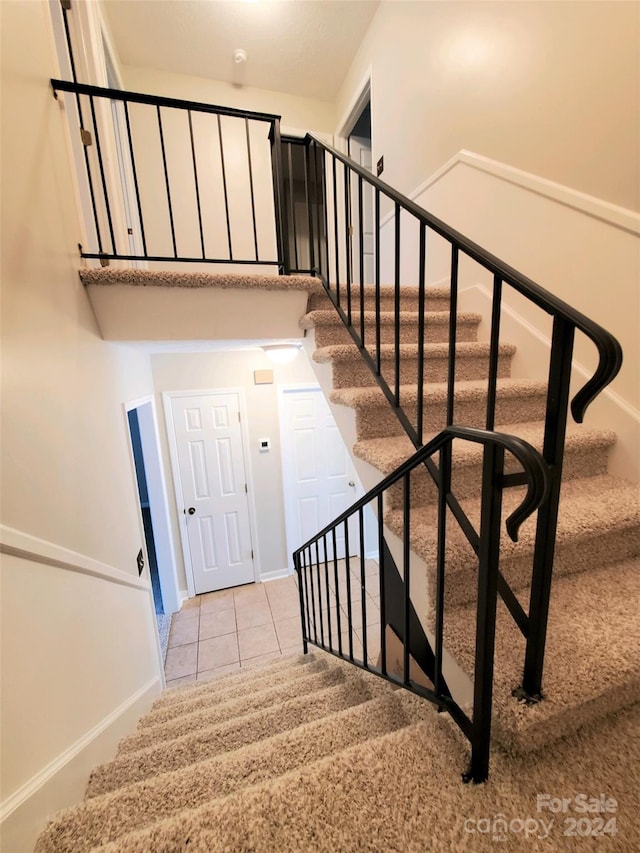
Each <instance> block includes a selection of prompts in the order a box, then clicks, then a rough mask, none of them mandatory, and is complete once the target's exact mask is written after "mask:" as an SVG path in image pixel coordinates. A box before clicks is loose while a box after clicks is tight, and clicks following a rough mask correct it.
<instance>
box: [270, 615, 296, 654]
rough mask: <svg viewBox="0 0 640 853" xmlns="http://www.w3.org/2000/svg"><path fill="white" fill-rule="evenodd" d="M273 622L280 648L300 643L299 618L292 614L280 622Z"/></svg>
mask: <svg viewBox="0 0 640 853" xmlns="http://www.w3.org/2000/svg"><path fill="white" fill-rule="evenodd" d="M274 624H275V629H276V636H277V637H278V643H279V644H280V648H281V649H286V648H289V647H290V646H297V645H301V643H302V629H301V627H300V619H299V618H298V617H297V616H294V617H293V619H283V620H282V621H281V622H275V623H274Z"/></svg>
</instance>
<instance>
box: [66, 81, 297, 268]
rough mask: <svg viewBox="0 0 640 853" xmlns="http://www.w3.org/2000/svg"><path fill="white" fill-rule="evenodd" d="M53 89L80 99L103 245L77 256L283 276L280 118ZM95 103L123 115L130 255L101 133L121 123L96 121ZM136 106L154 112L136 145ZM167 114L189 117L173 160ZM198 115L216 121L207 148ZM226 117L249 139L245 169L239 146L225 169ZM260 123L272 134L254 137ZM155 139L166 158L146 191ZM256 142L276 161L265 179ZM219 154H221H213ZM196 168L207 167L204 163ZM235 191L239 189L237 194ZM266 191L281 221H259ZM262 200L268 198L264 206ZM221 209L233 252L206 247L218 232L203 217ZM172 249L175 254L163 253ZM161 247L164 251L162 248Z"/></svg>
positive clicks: (76, 87)
mask: <svg viewBox="0 0 640 853" xmlns="http://www.w3.org/2000/svg"><path fill="white" fill-rule="evenodd" d="M51 86H52V88H53V91H54V94H55V95H56V97H57V95H58V92H69V93H72V94H74V95H75V100H76V105H77V111H78V117H79V121H80V124H81V128H80V130H81V138H82V141H83V144H84V146H85V151H84V154H85V157H84V159H85V168H86V179H87V184H88V189H89V194H90V198H91V205H92V214H93V224H94V227H95V239H96V244H97V245H96V246H95V250H93V248H92V247H90V250H89V251H86V250H81V255H82V257H84V258H91V259H100V260H101V261H102V262H103V263H105V262H107V261H108V260H122V261H154V262H157V261H160V262H164V263H174V262H179V263H208V264H242V265H267V266H275V267H277V268H278V270H279V271H280V272H283V271H284V269H285V267H287V266H288V265H289V262H288V255H287V247H286V246H285V245H284V242H283V233H282V229H281V227H280V225H281V222H282V202H281V198H282V194H283V191H282V163H281V144H280V116H277V115H273V114H271V113H263V112H255V111H252V110H240V109H235V108H233V107H225V106H218V105H212V104H205V103H200V102H197V101H188V100H180V99H177V98H165V97H158V96H155V95H148V94H144V93H141V92H129V91H124V90H119V89H109V88H103V87H100V86H90V85H86V84H83V83H78V82H70V81H65V80H55V79H54V80H51ZM83 101H86V102H88V110H84V111H83V109H82V103H83ZM97 101H103V102H104V101H106V102H109V103H111V104H119V105H121V108H122V121H121V124H122V126H121V127H119V128H118V129H117V132H119V133H121V134H122V135H123V136H124V137H126V140H125V141H124V142H123V143H122V146H121V150H120V151H118V150H117V145H115V146H114V148H115V149H116V153H117V156H118V158H119V159H120V160H121V162H119V164H118V166H119V169H120V171H121V172H123V171H126V170H130V178H131V183H132V185H133V191H134V195H135V200H134V199H131V202H132V203H131V207H132V211H131V214H132V219H133V220H134V221H133V222H132V224H131V225H129V235H132V234H133V233H134V232H135V233H136V234H138V235H139V239H140V242H141V244H142V246H141V250H136V251H132V250H131V246H128V247H127V248H125V249H123V247H122V239H123V237H122V236H120V235H117V229H116V227H115V225H114V219H115V217H114V210H115V208H116V207H120V208H122V209H124V206H125V205H124V203H123V201H122V193H123V192H124V190H123V188H122V185H121V183H120V181H119V180H118V181H117V184H118V185H117V186H114V184H113V182H112V181H109V179H108V176H107V174H106V163H105V160H106V155H105V151H104V136H106V135H107V134H109V135H114V134H115V133H116V129H115V123H116V121H117V117H113V118H112V120H111V121H110V122H109V123H105V122H101V121H100V118H99V116H98V115H97V114H96V102H97ZM132 105H138V106H139V107H142V108H145V107H152V108H155V109H154V110H153V111H152V112H148V114H147V115H146V116H145V121H144V122H141V126H142V128H143V131H142V133H139V134H138V139H136V132H135V123H134V121H133V115H132V113H133V111H132V110H131V109H130V107H131V106H132ZM170 111H173V114H176V113H178V114H180V115H181V116H186V118H185V119H184V120H183V121H182V125H183V127H182V129H181V137H180V143H179V145H177V153H175V152H174V153H172V150H171V147H170V145H169V140H168V138H167V116H168V115H169V114H171V112H170ZM197 114H199V115H202V116H208V117H211V119H212V121H211V123H210V125H211V126H210V127H208V128H207V137H206V141H207V145H206V146H205V145H204V144H203V143H202V141H201V140H199V138H198V133H197V129H194V120H193V116H194V115H197ZM87 116H90V121H86V117H87ZM138 118H140V114H139V115H138ZM221 118H226V119H231V120H238V121H239V122H240V125H238V126H237V127H236V128H235V129H236V130H237V131H238V133H239V134H240V135H241V136H242V137H243V140H244V146H245V155H246V157H245V162H244V163H242V164H239V160H240V158H239V156H238V149H237V146H234V147H233V153H234V162H233V163H231V164H230V163H229V162H228V161H229V156H228V155H229V150H228V145H226V144H225V140H224V135H225V134H224V130H223V126H222V123H221ZM109 124H110V125H111V126H109ZM260 124H263V125H266V132H265V133H264V134H263V135H261V136H260V138H258V139H256V136H257V133H256V132H255V131H254V128H255V127H256V126H257V125H260ZM242 125H243V127H241V126H242ZM240 128H241V129H240ZM152 133H153V136H154V142H153V144H154V145H157V146H158V147H159V152H160V154H159V155H158V157H157V163H156V164H155V165H156V167H157V168H156V172H157V174H156V176H155V179H154V180H153V181H152V182H151V181H149V180H147V185H146V194H145V191H144V188H143V181H142V178H141V174H140V172H141V169H140V167H141V164H142V163H143V162H144V163H145V165H146V168H147V169H148V168H149V158H150V155H149V149H150V146H151V144H152V140H151V139H150V138H149V137H150V135H151V134H152ZM143 134H144V135H143ZM201 134H202V131H201ZM252 135H253V136H254V138H253V139H252ZM101 136H102V137H103V138H102V141H101ZM94 141H95V155H93V154H92V155H90V154H89V150H90V148H89V147H90V146H93V143H94ZM209 143H210V144H209ZM259 145H264V146H265V148H266V146H268V147H269V149H270V150H269V155H268V156H269V160H270V162H271V175H270V176H268V177H267V176H265V175H264V174H258V173H257V171H256V169H255V168H254V159H255V154H256V151H255V149H256V148H257V147H258V146H259ZM214 149H215V151H216V155H215V156H214V155H213V153H212V152H213V150H214ZM92 150H93V148H92ZM225 155H227V156H226V157H225ZM199 161H203V162H204V166H203V164H202V162H200V163H199ZM214 171H215V172H219V176H218V177H219V181H218V183H219V182H220V181H221V184H222V192H221V193H220V192H219V191H218V190H217V189H216V192H217V193H218V195H221V196H222V198H221V199H219V200H218V201H217V202H215V203H214V202H213V201H212V198H211V197H212V195H213V192H214V190H213V183H212V176H213V173H214ZM177 176H179V177H180V179H178V177H177ZM190 181H192V182H193V193H189V194H188V197H187V193H186V190H185V189H184V188H183V187H184V185H185V184H186V183H188V182H190ZM258 182H261V183H260V184H259V183H258ZM230 183H231V184H232V186H231V187H230V186H229V185H230ZM172 184H173V187H172ZM239 184H242V189H241V190H240V189H239ZM159 187H163V188H164V193H160V194H159V196H158V188H159ZM207 191H208V192H207ZM177 193H180V194H181V195H182V197H183V205H182V210H181V209H180V208H179V207H177V206H176V194H177ZM267 194H268V201H269V203H270V204H273V206H274V209H275V214H276V215H275V217H274V216H273V215H271V216H266V217H265V216H264V215H263V217H262V219H261V220H260V219H259V217H258V215H257V207H258V204H259V203H262V205H263V207H264V206H265V202H266V201H267V199H266V196H267ZM207 195H208V196H209V198H208V202H207V198H206V196H207ZM239 195H242V196H244V197H245V198H243V203H244V207H245V208H246V210H244V211H243V212H242V215H240V214H239V213H236V214H235V216H234V213H233V211H232V209H231V203H230V198H233V200H234V201H235V202H237V200H238V196H239ZM257 196H262V197H263V198H260V199H258V198H257ZM160 207H166V210H165V213H166V216H163V217H162V219H163V220H166V221H162V222H160V217H159V215H158V210H159V208H160ZM219 209H223V211H224V217H223V218H224V223H225V226H224V228H223V229H222V230H223V231H224V233H225V235H226V243H227V251H226V252H214V253H212V252H210V251H209V248H208V246H207V243H208V242H209V240H212V239H213V236H214V229H212V227H211V226H209V227H207V224H206V219H207V217H208V218H209V220H210V221H211V220H212V218H213V217H214V216H215V215H216V214H217V213H218V210H219ZM185 210H186V211H187V213H188V215H189V216H191V217H192V218H194V221H195V217H197V223H198V225H197V234H198V235H199V239H198V241H197V242H199V246H200V250H199V251H195V252H194V251H193V248H194V246H195V243H194V241H193V240H189V246H188V247H187V248H186V249H184V248H183V247H182V246H181V245H180V243H181V238H180V234H179V230H180V228H179V225H180V224H181V223H180V220H181V219H182V218H183V214H184V211H185ZM245 214H246V215H245ZM169 233H170V240H169ZM194 233H196V232H194ZM188 236H189V237H190V236H191V235H188ZM126 239H128V238H126ZM234 242H238V243H244V244H246V245H245V246H243V247H242V248H241V249H240V250H238V249H237V248H235V247H234ZM169 243H170V245H171V249H170V250H169V251H167V250H166V249H167V247H168V246H169ZM261 244H265V245H261ZM154 246H155V251H154V248H153V247H154ZM249 246H250V248H249ZM158 247H160V250H158ZM163 248H164V249H165V250H164V251H162V249H163Z"/></svg>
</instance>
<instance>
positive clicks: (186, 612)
mask: <svg viewBox="0 0 640 853" xmlns="http://www.w3.org/2000/svg"><path fill="white" fill-rule="evenodd" d="M199 615H200V599H199V598H197V597H196V598H188V599H187V600H186V601H184V602H183V603H182V607H181V608H180V610H178V612H177V613H174V614H173V616H172V617H171V624H173V623H174V622H179V621H180V620H181V619H193V618H194V617H196V616H199Z"/></svg>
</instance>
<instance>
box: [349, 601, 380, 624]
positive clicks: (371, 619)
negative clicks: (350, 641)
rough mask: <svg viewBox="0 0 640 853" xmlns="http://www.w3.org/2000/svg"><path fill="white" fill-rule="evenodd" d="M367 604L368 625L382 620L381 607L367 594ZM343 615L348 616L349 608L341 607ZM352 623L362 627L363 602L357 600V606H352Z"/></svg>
mask: <svg viewBox="0 0 640 853" xmlns="http://www.w3.org/2000/svg"><path fill="white" fill-rule="evenodd" d="M365 603H366V606H367V625H375V624H377V623H379V622H380V608H379V607H378V605H377V604H376V602H375V601H373V599H372V598H370V597H369V596H367V598H366V602H365ZM340 612H341V615H342V617H343V618H344V619H346V618H347V608H346V607H341V608H340ZM351 624H352V626H353V627H354V628H356V629H357V628H362V604H361V602H357V606H356V607H352V608H351Z"/></svg>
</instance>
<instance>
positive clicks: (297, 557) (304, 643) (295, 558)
mask: <svg viewBox="0 0 640 853" xmlns="http://www.w3.org/2000/svg"><path fill="white" fill-rule="evenodd" d="M293 562H294V565H295V570H296V574H297V576H298V596H299V598H300V624H301V626H302V651H303V654H305V655H306V654H307V652H308V651H309V647H308V646H307V631H306V625H305V618H304V592H303V589H302V568H301V567H300V552H299V551H296V553H295V554H294V556H293Z"/></svg>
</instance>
